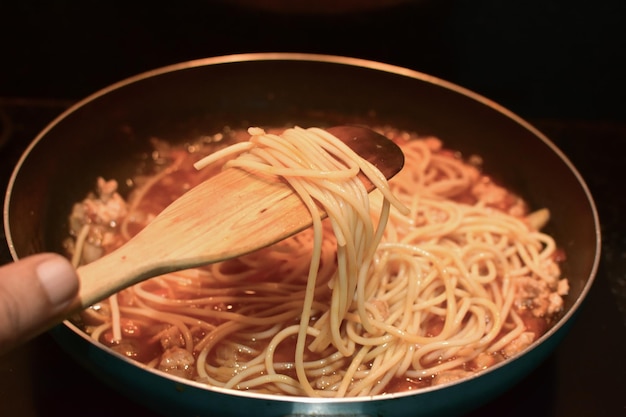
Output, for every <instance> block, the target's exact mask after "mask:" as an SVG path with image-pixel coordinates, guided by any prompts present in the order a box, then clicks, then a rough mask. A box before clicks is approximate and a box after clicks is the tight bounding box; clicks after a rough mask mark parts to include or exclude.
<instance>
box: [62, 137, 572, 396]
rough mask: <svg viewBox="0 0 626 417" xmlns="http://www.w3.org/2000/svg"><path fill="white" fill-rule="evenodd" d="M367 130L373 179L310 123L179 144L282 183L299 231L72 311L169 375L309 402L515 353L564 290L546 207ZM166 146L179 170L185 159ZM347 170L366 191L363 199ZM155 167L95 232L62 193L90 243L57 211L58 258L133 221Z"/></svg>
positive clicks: (453, 161)
mask: <svg viewBox="0 0 626 417" xmlns="http://www.w3.org/2000/svg"><path fill="white" fill-rule="evenodd" d="M381 131H384V132H385V133H386V134H387V135H388V137H390V139H392V140H395V141H396V143H398V144H399V145H400V146H401V148H402V149H403V152H404V153H405V161H406V162H405V168H404V169H403V170H402V171H401V172H400V173H399V174H398V175H397V176H396V177H394V178H393V179H392V180H390V181H389V183H387V182H386V181H385V180H384V178H382V177H381V175H380V173H378V172H377V170H375V168H373V167H372V166H370V165H369V164H368V163H367V162H366V161H363V160H361V159H360V158H359V157H358V156H357V155H354V153H353V152H352V151H351V150H350V149H349V148H347V147H345V146H344V145H343V143H341V142H340V141H339V140H337V139H336V138H334V137H333V136H332V135H330V134H328V133H327V132H325V131H323V130H320V129H316V128H312V129H301V128H293V129H287V130H285V131H284V132H282V133H281V134H273V133H266V132H265V131H263V130H261V129H256V128H253V129H250V130H249V133H250V139H249V141H248V142H243V143H242V144H238V145H235V146H234V147H226V148H222V149H221V150H220V151H219V152H218V153H212V154H211V155H210V156H208V157H206V158H205V159H199V160H198V157H197V156H196V155H190V156H189V159H190V160H191V159H194V161H195V162H194V163H195V166H196V167H198V168H202V169H203V170H204V169H209V168H206V167H207V166H209V165H212V164H221V163H222V162H223V161H224V160H228V162H226V166H227V167H236V168H237V169H245V170H248V171H250V172H251V173H254V174H255V175H271V176H279V177H281V178H283V180H285V181H287V182H288V183H289V184H290V185H291V186H292V188H293V189H294V191H295V192H297V193H298V194H299V195H300V197H301V198H302V201H303V202H304V203H305V204H306V205H307V207H308V208H309V210H310V212H311V213H312V217H313V219H314V225H313V227H312V228H311V229H309V230H305V231H303V232H301V233H299V234H297V235H295V236H293V237H291V238H289V239H286V240H284V241H282V242H279V243H277V244H275V245H273V246H271V247H268V248H266V249H263V250H260V251H258V252H255V253H251V254H249V255H246V256H243V257H240V258H237V259H234V260H230V261H226V262H222V263H219V264H214V265H210V266H207V267H204V268H197V269H193V270H187V271H181V272H176V273H171V274H167V275H163V276H160V277H157V278H153V279H151V280H148V281H145V282H142V283H139V284H136V285H135V286H133V287H131V288H129V289H127V290H124V291H122V292H120V293H118V294H116V295H115V296H113V297H116V298H115V300H111V301H112V302H111V301H108V302H102V303H99V304H98V305H96V306H94V307H92V308H91V309H89V310H88V311H86V312H85V313H84V314H83V315H82V320H83V325H84V327H85V329H86V331H87V332H89V333H90V334H91V335H92V337H94V338H96V339H97V340H99V341H101V342H103V343H105V344H107V345H108V346H111V347H112V348H113V349H115V350H117V351H119V352H121V353H123V354H125V355H127V356H130V357H133V358H135V359H137V360H138V361H141V362H143V363H146V364H148V365H149V366H153V367H155V368H158V369H161V370H162V371H164V372H168V373H171V374H174V375H178V376H181V377H184V378H189V379H194V380H198V381H201V382H205V383H207V384H210V385H214V386H219V387H225V388H231V389H238V390H253V391H257V392H265V393H275V394H286V395H294V396H318V397H327V398H331V397H351V396H363V395H377V394H384V393H389V392H397V391H402V390H406V389H415V388H421V387H426V386H430V385H432V384H441V383H445V382H447V381H451V380H455V379H458V378H463V377H465V376H467V375H470V374H473V373H475V372H479V371H480V370H482V369H485V368H487V367H489V366H492V365H493V364H495V363H497V362H499V361H501V360H503V359H505V358H507V357H509V356H512V355H515V354H517V353H518V352H519V351H521V350H523V349H524V348H525V347H527V346H528V345H529V344H530V343H532V342H533V341H534V340H535V339H536V338H537V337H539V336H540V335H541V334H542V333H543V332H544V331H545V329H546V328H547V326H549V324H550V320H552V319H554V318H555V317H556V315H558V313H559V312H560V310H561V308H562V303H563V299H562V296H563V295H565V294H566V293H567V280H566V279H565V278H562V277H561V272H560V267H559V262H560V261H561V260H562V259H563V254H562V253H561V252H560V251H559V250H558V248H557V245H556V243H555V242H554V241H553V239H552V238H551V237H550V236H548V235H547V234H545V233H542V232H540V231H539V229H540V227H541V226H542V224H543V223H545V221H546V214H547V212H546V211H545V210H544V211H541V212H540V214H541V216H538V215H536V214H535V215H532V216H531V215H528V216H527V214H528V213H527V207H526V205H525V203H524V201H523V200H521V199H520V198H518V197H516V196H515V195H513V194H512V193H510V192H508V191H507V190H506V189H504V188H502V187H500V186H498V185H496V184H494V183H493V182H492V181H489V179H488V177H486V176H484V175H483V174H481V173H480V171H479V169H477V168H476V167H475V166H472V165H471V164H468V163H467V162H465V161H463V160H461V159H460V158H458V157H455V156H454V155H453V154H452V153H451V152H449V151H447V150H445V149H444V148H443V147H442V144H441V142H440V141H439V140H437V139H435V138H417V137H415V135H411V134H408V133H406V132H398V131H396V130H393V129H390V128H386V129H382V128H381ZM177 155H179V154H177ZM172 158H173V159H174V160H176V161H177V162H176V163H177V164H178V165H179V166H180V167H181V168H179V170H178V171H177V172H179V173H183V174H181V175H182V176H181V178H186V179H187V180H188V181H191V179H192V178H194V177H195V176H194V174H193V173H192V170H189V171H187V172H186V173H185V169H184V167H185V166H190V164H185V163H182V164H181V163H180V160H179V159H177V158H176V157H172ZM359 172H363V173H365V174H366V175H367V176H368V177H369V178H370V179H371V180H372V182H373V183H374V184H375V185H376V186H377V190H376V191H374V192H372V193H370V194H369V195H368V194H367V192H366V191H365V190H364V188H363V186H362V184H361V182H360V180H359V179H358V178H357V174H358V173H359ZM165 178H167V177H166V176H162V178H161V179H160V180H152V181H148V182H147V183H146V184H149V186H147V187H144V188H142V187H139V188H138V190H137V192H136V194H135V195H137V196H140V197H141V198H140V200H141V201H137V200H132V198H131V200H130V201H129V204H128V205H129V207H132V210H131V211H130V212H129V213H128V214H125V215H124V216H123V218H120V219H119V221H118V222H117V223H116V224H115V226H114V227H112V228H111V226H110V223H109V224H108V225H105V224H102V223H99V222H98V221H96V222H94V221H93V219H94V216H84V211H85V202H82V203H79V204H77V207H80V208H77V209H75V214H76V215H77V216H78V215H80V216H82V217H83V218H90V219H92V220H91V222H90V223H89V227H90V230H91V237H89V236H85V233H87V232H85V229H84V227H85V224H87V222H80V221H75V222H72V224H76V225H77V226H76V230H77V231H79V230H82V237H81V239H82V240H81V241H82V242H84V244H83V246H82V247H78V246H76V247H70V252H79V253H80V252H82V251H83V249H84V248H85V247H86V246H85V245H96V246H98V245H101V241H100V240H98V239H101V238H102V236H105V235H107V233H111V234H113V235H114V236H116V237H119V235H120V229H123V230H136V229H137V228H138V227H141V224H142V223H143V224H145V222H147V221H149V219H150V216H151V215H154V214H155V213H158V211H160V209H161V208H162V207H155V206H154V205H153V204H151V201H153V199H154V197H155V196H157V195H159V194H160V193H162V192H163V190H164V188H167V191H168V193H172V189H171V187H176V186H177V185H180V183H178V182H177V183H174V184H172V183H171V182H167V181H165V180H164V179H165ZM164 181H165V182H164ZM187 186H189V184H185V187H187ZM180 192H182V191H180ZM174 194H175V193H174ZM93 198H94V197H93V196H92V197H91V199H93ZM92 206H95V205H93V204H92ZM320 209H322V210H324V211H325V212H326V213H328V219H326V220H324V221H322V220H321V218H320V214H319V211H320ZM136 219H138V220H136ZM538 219H539V220H538ZM136 221H138V222H139V224H134V223H135V222H136ZM78 226H80V227H78ZM107 227H108V228H110V229H107ZM98 228H99V231H98V232H97V233H96V232H95V230H96V229H98ZM77 233H78V232H77ZM110 240H111V239H110ZM112 241H115V242H118V240H116V239H112ZM110 249H111V248H108V249H107V250H110ZM118 314H119V319H118V320H113V318H114V317H116V316H117V315H118ZM116 328H117V329H116Z"/></svg>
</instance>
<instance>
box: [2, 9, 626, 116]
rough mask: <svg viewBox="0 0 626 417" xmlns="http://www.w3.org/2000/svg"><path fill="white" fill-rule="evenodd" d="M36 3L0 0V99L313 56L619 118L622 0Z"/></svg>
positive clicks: (84, 91)
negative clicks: (201, 66) (307, 8)
mask: <svg viewBox="0 0 626 417" xmlns="http://www.w3.org/2000/svg"><path fill="white" fill-rule="evenodd" d="M263 1H264V0H258V1H257V2H256V3H257V4H262V3H263ZM294 1H296V0H294ZM274 2H275V1H274ZM318 2H321V3H325V1H323V0H318ZM346 2H348V3H354V4H358V1H357V2H355V1H349V0H343V3H346ZM39 3H41V4H38V2H34V1H17V0H14V1H12V2H11V1H8V0H3V1H2V2H1V3H0V4H1V5H0V42H2V45H3V46H2V49H1V51H2V52H1V55H0V62H1V65H0V97H11V96H20V97H24V96H30V97H55V98H59V97H63V98H68V99H79V98H83V97H85V96H87V95H89V94H91V93H93V92H95V91H97V90H98V89H100V88H102V87H105V86H107V85H108V84H110V83H113V82H116V81H119V80H121V79H124V78H126V77H129V76H132V75H135V74H137V73H140V72H143V71H146V70H150V69H153V68H156V67H160V66H163V65H167V64H173V63H177V62H180V61H185V60H189V59H195V58H203V57H207V56H214V55H224V54H232V53H241V52H257V51H264V52H265V51H272V52H315V53H328V54H337V55H349V56H355V57H360V58H367V59H373V60H378V61H384V62H387V63H391V64H397V65H400V66H405V67H409V68H411V69H415V70H418V71H422V72H426V73H429V74H431V75H434V76H437V77H440V78H443V79H446V80H448V81H451V82H454V83H456V84H460V85H462V86H464V87H467V88H469V89H471V90H474V91H476V92H478V93H481V94H483V95H485V96H487V97H489V98H491V99H493V100H495V101H496V102H499V103H500V104H502V105H504V106H505V107H508V108H509V109H510V110H512V111H514V112H516V113H518V114H519V115H521V116H523V117H528V118H533V117H548V118H550V117H558V118H577V119H591V120H599V119H610V120H626V117H625V114H626V106H625V105H624V98H625V97H626V87H625V86H626V82H625V81H624V74H625V73H626V64H624V62H623V61H624V60H625V58H626V52H625V51H626V29H624V22H625V20H626V2H624V1H623V0H599V1H580V0H570V1H568V0H526V1H501V0H457V1H455V0H413V1H411V0H408V1H401V2H400V4H397V5H394V6H390V7H387V8H385V7H380V8H377V9H375V10H366V11H360V12H353V13H340V12H336V13H319V14H311V13H308V14H304V13H301V14H294V13H286V12H282V13H281V12H275V11H268V10H265V9H262V8H252V7H244V6H241V5H237V4H238V3H239V2H238V1H228V0H223V1H216V0H213V1H211V0H204V1H186V0H183V1H175V2H139V1H137V2H134V1H116V0H107V1H91V2H73V1H49V2H39ZM244 3H245V2H244ZM268 3H272V1H268ZM334 3H335V4H336V5H338V6H337V7H336V9H338V8H339V5H341V4H342V0H336V1H335V2H334ZM380 3H385V1H381V2H380Z"/></svg>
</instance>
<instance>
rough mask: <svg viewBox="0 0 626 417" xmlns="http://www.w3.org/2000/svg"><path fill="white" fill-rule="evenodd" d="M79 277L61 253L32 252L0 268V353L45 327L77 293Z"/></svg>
mask: <svg viewBox="0 0 626 417" xmlns="http://www.w3.org/2000/svg"><path fill="white" fill-rule="evenodd" d="M78 286H79V283H78V276H77V275H76V271H75V269H74V268H73V267H72V265H71V264H70V262H69V261H68V260H67V259H65V258H64V257H62V256H61V255H57V254H52V253H46V254H39V255H33V256H30V257H27V258H24V259H22V260H20V261H17V262H14V263H11V264H7V265H4V266H2V267H0V353H2V352H5V351H7V350H10V349H12V348H14V347H16V346H17V345H19V344H20V343H23V342H25V341H26V340H28V339H30V338H32V337H34V336H35V335H37V334H39V333H40V332H41V331H43V330H45V327H44V326H45V325H47V324H48V323H49V321H50V319H51V318H52V317H54V316H55V315H56V314H58V313H59V312H61V311H62V310H63V309H64V308H65V307H67V305H68V304H69V302H70V301H71V300H72V299H73V298H74V297H75V295H76V293H77V292H78Z"/></svg>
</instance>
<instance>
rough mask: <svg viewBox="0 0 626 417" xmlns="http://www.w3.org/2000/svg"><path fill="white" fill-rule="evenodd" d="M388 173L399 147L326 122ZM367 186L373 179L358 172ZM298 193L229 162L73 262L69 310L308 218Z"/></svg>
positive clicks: (283, 234)
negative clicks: (120, 238) (128, 233)
mask: <svg viewBox="0 0 626 417" xmlns="http://www.w3.org/2000/svg"><path fill="white" fill-rule="evenodd" d="M327 130H328V131H329V132H330V133H332V134H333V135H335V136H336V137H338V138H339V139H341V140H342V141H343V142H345V143H346V144H347V145H348V146H350V148H352V149H353V150H354V151H355V152H356V153H357V154H359V155H360V156H361V157H362V158H364V159H366V160H368V161H369V162H370V163H372V164H373V165H374V166H376V167H377V168H378V169H379V170H380V171H381V172H382V173H383V175H385V177H386V178H388V179H389V178H391V177H392V176H393V175H395V174H396V173H397V172H398V171H400V169H402V166H403V164H404V155H403V154H402V151H401V150H400V148H399V147H398V146H397V145H396V144H395V143H393V142H392V141H391V140H389V139H387V138H386V137H384V136H382V135H380V134H378V133H376V132H374V131H372V130H370V129H367V128H364V127H356V126H337V127H333V128H330V129H327ZM360 177H361V179H362V180H363V182H364V183H365V185H366V188H367V189H368V191H371V190H372V189H373V188H374V186H373V185H372V183H371V182H370V181H369V180H368V179H367V178H366V177H365V176H364V175H361V176H360ZM312 222H313V220H312V218H311V215H310V213H309V211H308V210H307V208H306V206H305V205H304V203H303V202H302V201H301V199H300V197H298V195H297V194H295V193H294V192H293V191H292V189H291V188H290V187H289V185H287V184H286V183H284V182H281V181H269V180H264V179H262V178H259V177H256V176H254V175H251V174H250V173H247V172H245V171H244V170H241V169H237V168H227V169H225V170H223V171H222V172H221V173H219V174H217V175H216V176H214V177H212V178H210V179H209V180H207V181H205V182H203V183H201V184H199V185H198V186H196V187H194V188H192V189H191V190H189V191H188V192H186V193H185V194H184V195H182V196H181V197H180V198H178V199H177V200H176V201H174V202H173V203H172V204H171V205H169V206H168V207H167V208H166V209H165V210H163V211H162V212H161V213H160V214H159V215H158V216H157V217H156V218H155V219H154V220H153V221H151V222H150V223H149V224H148V225H147V226H146V227H145V228H144V229H143V230H142V231H141V232H139V233H138V234H137V235H136V236H135V237H133V238H132V239H131V240H129V241H128V242H127V243H126V244H124V245H123V246H122V247H120V248H119V249H117V250H115V251H114V252H112V253H110V254H108V255H106V256H104V257H102V258H100V259H98V260H97V261H94V262H92V263H90V264H87V265H85V266H81V267H79V268H78V274H79V276H80V278H81V288H80V292H79V295H78V297H77V299H76V301H75V303H74V305H73V308H72V311H78V310H81V309H83V308H86V307H89V306H90V305H92V304H94V303H95V302H97V301H100V300H102V299H104V298H106V297H108V296H110V295H111V294H113V293H115V292H118V291H119V290H121V289H124V288H126V287H129V286H131V285H133V284H135V283H137V282H139V281H142V280H145V279H147V278H151V277H154V276H158V275H161V274H164V273H167V272H172V271H176V270H182V269H187V268H192V267H197V266H201V265H206V264H210V263H214V262H219V261H223V260H226V259H229V258H233V257H236V256H240V255H243V254H246V253H249V252H253V251H255V250H257V249H260V248H263V247H266V246H268V245H271V244H273V243H276V242H278V241H280V240H283V239H285V238H287V237H289V236H291V235H294V234H296V233H297V232H299V231H302V230H303V229H305V228H307V227H310V226H311V225H312Z"/></svg>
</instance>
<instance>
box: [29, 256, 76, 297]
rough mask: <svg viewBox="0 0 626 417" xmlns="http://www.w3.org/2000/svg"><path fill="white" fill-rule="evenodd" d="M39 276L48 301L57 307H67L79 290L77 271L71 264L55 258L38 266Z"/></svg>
mask: <svg viewBox="0 0 626 417" xmlns="http://www.w3.org/2000/svg"><path fill="white" fill-rule="evenodd" d="M37 276H38V277H39V282H40V283H41V286H42V287H43V289H44V291H45V292H46V294H47V295H48V299H49V300H50V302H51V303H52V304H53V305H55V306H60V305H65V303H67V302H68V301H69V300H71V299H72V298H73V297H74V295H75V294H76V291H77V290H78V278H77V276H76V271H74V268H73V267H72V266H71V264H70V263H69V262H65V261H64V260H63V259H59V258H53V259H49V260H46V261H44V262H42V263H41V264H39V265H38V266H37Z"/></svg>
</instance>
